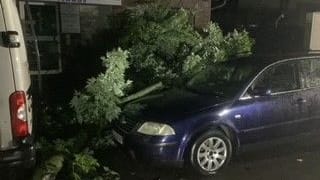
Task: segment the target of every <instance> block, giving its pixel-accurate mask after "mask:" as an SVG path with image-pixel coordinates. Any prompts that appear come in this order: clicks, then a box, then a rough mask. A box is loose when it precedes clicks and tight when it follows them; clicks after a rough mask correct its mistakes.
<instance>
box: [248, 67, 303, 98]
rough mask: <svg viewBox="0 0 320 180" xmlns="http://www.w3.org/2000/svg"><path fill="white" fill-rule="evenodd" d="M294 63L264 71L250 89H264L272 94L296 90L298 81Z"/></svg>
mask: <svg viewBox="0 0 320 180" xmlns="http://www.w3.org/2000/svg"><path fill="white" fill-rule="evenodd" d="M296 64H297V63H296V62H284V63H280V64H276V65H273V66H271V67H269V68H268V69H266V70H265V71H264V72H263V73H262V74H260V76H259V77H258V78H257V79H256V81H255V82H254V83H253V85H252V87H251V89H256V88H257V89H258V88H264V89H268V90H271V92H272V93H279V92H285V91H291V90H296V89H298V88H299V81H298V77H297V73H296V67H297V66H296Z"/></svg>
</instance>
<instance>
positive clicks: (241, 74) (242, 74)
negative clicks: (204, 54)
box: [187, 62, 258, 98]
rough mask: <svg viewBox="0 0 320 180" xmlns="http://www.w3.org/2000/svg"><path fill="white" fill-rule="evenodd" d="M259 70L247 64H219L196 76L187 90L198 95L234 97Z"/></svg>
mask: <svg viewBox="0 0 320 180" xmlns="http://www.w3.org/2000/svg"><path fill="white" fill-rule="evenodd" d="M257 70H258V69H257V67H255V66H253V65H250V64H247V63H244V64H241V62H240V63H230V62H224V63H217V64H215V65H213V66H211V67H207V68H206V69H205V70H204V71H201V72H200V73H198V74H196V75H195V76H194V77H193V78H192V79H191V80H190V81H189V82H188V84H187V88H188V89H189V90H191V91H193V92H196V93H198V94H212V95H215V96H219V97H225V98H228V97H232V96H235V95H236V93H238V92H239V90H240V89H241V88H242V87H243V85H244V83H246V82H247V81H248V80H249V79H250V78H251V77H252V76H253V75H254V74H256V72H257Z"/></svg>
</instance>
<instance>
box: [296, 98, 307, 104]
mask: <svg viewBox="0 0 320 180" xmlns="http://www.w3.org/2000/svg"><path fill="white" fill-rule="evenodd" d="M306 102H307V100H306V99H303V98H298V99H297V100H296V104H297V105H299V104H304V103H306Z"/></svg>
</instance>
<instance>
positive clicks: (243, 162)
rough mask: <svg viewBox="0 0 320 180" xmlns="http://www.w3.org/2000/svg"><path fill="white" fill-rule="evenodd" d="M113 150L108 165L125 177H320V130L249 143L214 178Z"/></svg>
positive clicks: (316, 179)
mask: <svg viewBox="0 0 320 180" xmlns="http://www.w3.org/2000/svg"><path fill="white" fill-rule="evenodd" d="M112 151H113V152H109V153H112V154H113V156H112V158H110V157H109V158H108V160H107V161H108V164H109V165H110V164H111V165H110V167H111V168H112V169H114V170H116V171H118V172H120V175H121V179H123V180H209V179H210V180H211V179H214V180H320V133H319V134H312V135H310V134H305V135H303V136H295V137H287V138H282V139H278V140H272V141H268V142H263V143H259V144H255V145H250V146H247V147H246V148H245V150H244V152H242V153H240V154H239V155H238V156H236V157H234V159H233V160H232V161H231V163H230V164H229V165H228V166H227V167H225V168H224V169H223V170H221V171H220V172H218V173H217V174H216V175H214V176H213V177H203V176H199V175H198V174H195V173H193V172H192V170H190V169H188V168H184V169H179V168H172V167H171V168H170V167H166V168H156V167H152V166H150V164H143V163H137V162H134V161H132V160H131V159H130V158H129V157H127V156H126V155H124V153H123V152H121V151H120V150H118V149H117V148H115V149H114V150H112ZM109 153H108V154H109Z"/></svg>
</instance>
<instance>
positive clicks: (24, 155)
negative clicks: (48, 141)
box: [0, 145, 36, 168]
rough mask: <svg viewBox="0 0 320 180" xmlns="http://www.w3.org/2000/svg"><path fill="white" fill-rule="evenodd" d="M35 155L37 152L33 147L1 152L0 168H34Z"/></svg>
mask: <svg viewBox="0 0 320 180" xmlns="http://www.w3.org/2000/svg"><path fill="white" fill-rule="evenodd" d="M35 155H36V152H35V148H34V146H33V145H25V146H22V147H19V148H15V149H11V150H5V151H0V168H8V167H22V168H32V167H34V165H35Z"/></svg>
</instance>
